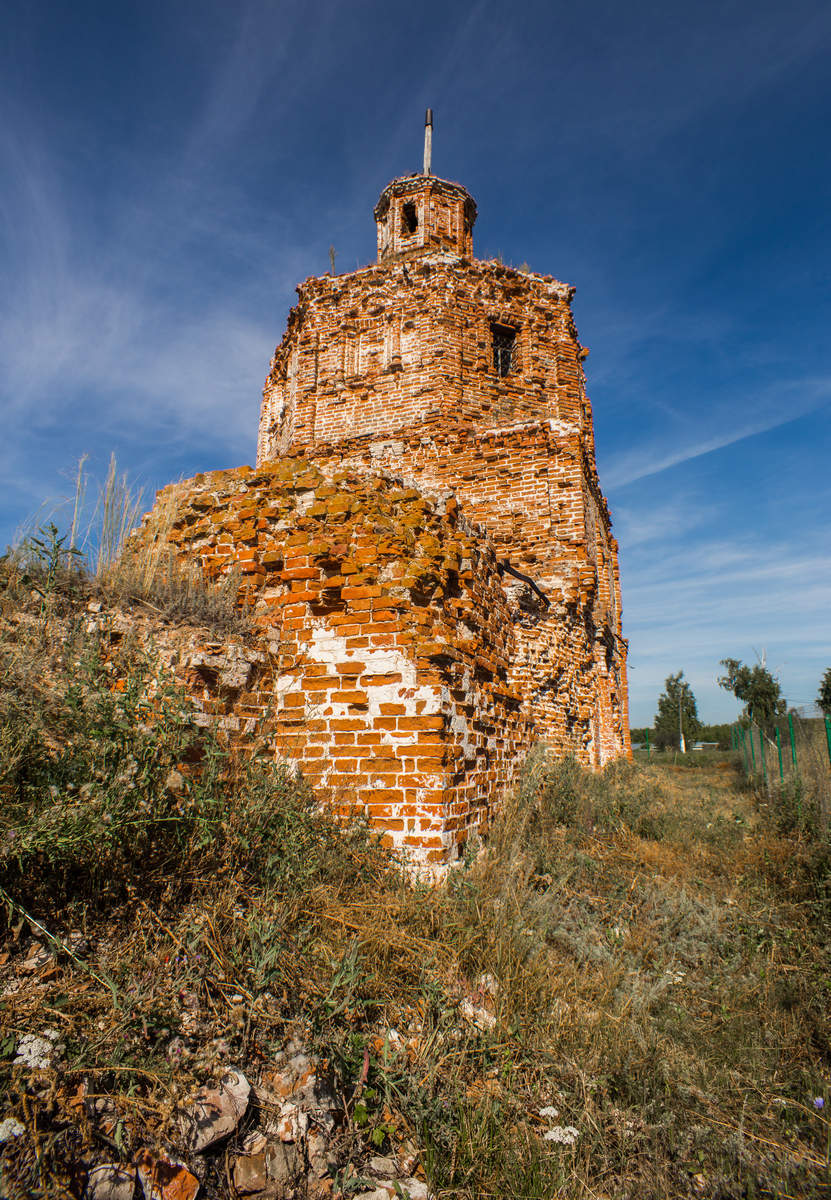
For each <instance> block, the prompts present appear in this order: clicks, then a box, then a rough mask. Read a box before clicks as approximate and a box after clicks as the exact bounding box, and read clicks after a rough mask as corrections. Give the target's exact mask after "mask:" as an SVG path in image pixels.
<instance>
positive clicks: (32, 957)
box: [20, 942, 53, 973]
mask: <svg viewBox="0 0 831 1200" xmlns="http://www.w3.org/2000/svg"><path fill="white" fill-rule="evenodd" d="M52 961H53V955H52V954H51V952H50V951H49V950H47V949H46V947H45V946H42V945H41V943H40V942H33V943H32V945H31V947H30V949H29V953H28V954H27V955H26V957H25V959H24V960H23V962H22V963H21V964H20V970H21V971H26V972H27V973H34V972H35V971H42V970H43V968H44V967H45V966H47V965H48V964H49V963H50V962H52Z"/></svg>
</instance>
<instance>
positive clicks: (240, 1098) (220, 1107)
mask: <svg viewBox="0 0 831 1200" xmlns="http://www.w3.org/2000/svg"><path fill="white" fill-rule="evenodd" d="M250 1092H251V1086H250V1084H249V1083H248V1080H247V1079H246V1078H245V1076H244V1075H243V1074H242V1072H241V1071H236V1070H233V1069H232V1070H227V1071H226V1072H225V1073H224V1075H223V1076H222V1078H221V1079H220V1081H219V1083H218V1085H217V1086H216V1087H203V1088H201V1089H200V1090H199V1092H197V1094H196V1096H195V1097H194V1100H193V1103H192V1104H191V1105H189V1106H188V1108H187V1109H186V1110H185V1111H184V1112H183V1113H182V1115H181V1126H182V1133H183V1135H184V1137H185V1141H186V1143H187V1146H188V1149H189V1150H190V1151H191V1152H192V1153H195V1154H198V1153H200V1152H201V1151H202V1150H205V1149H206V1148H207V1147H208V1146H211V1145H213V1143H214V1142H218V1141H220V1140H221V1139H222V1138H225V1137H227V1136H228V1135H229V1134H230V1133H233V1132H234V1130H235V1129H236V1127H237V1125H239V1123H240V1120H241V1119H242V1117H243V1116H244V1114H245V1110H246V1108H247V1107H248V1097H249V1094H250Z"/></svg>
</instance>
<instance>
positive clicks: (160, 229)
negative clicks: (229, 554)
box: [0, 0, 831, 725]
mask: <svg viewBox="0 0 831 1200" xmlns="http://www.w3.org/2000/svg"><path fill="white" fill-rule="evenodd" d="M830 54H831V6H829V5H828V4H827V3H825V2H823V0H791V3H789V4H787V5H785V4H783V3H781V0H780V2H778V3H770V2H768V0H758V2H755V3H751V2H748V0H738V2H734V3H730V2H729V0H727V2H724V0H722V2H720V3H710V2H708V0H702V2H700V3H698V4H696V5H687V4H683V5H682V4H680V3H674V2H666V0H664V2H663V3H651V2H646V0H632V3H630V4H627V5H621V4H620V3H618V2H608V3H606V2H599V3H587V4H582V5H575V4H572V3H569V4H566V3H561V2H560V0H553V2H552V0H548V2H544V3H543V2H538V0H533V2H528V3H523V2H522V0H520V2H519V3H516V4H514V5H512V6H505V4H504V3H497V0H478V2H476V3H455V4H447V3H444V4H437V3H434V2H432V0H424V2H423V3H421V4H418V5H394V4H389V3H384V4H381V3H377V2H375V0H366V2H362V0H355V2H352V3H348V4H347V3H339V4H338V3H331V2H326V0H307V2H306V3H303V4H300V3H293V4H288V3H266V2H264V0H259V2H257V0H254V2H250V0H249V2H236V3H233V4H231V3H228V2H227V0H226V2H225V3H211V2H210V0H208V2H205V0H200V3H198V4H197V3H191V2H190V0H181V2H177V0H164V2H161V0H142V3H141V4H138V3H130V2H126V0H125V2H121V3H112V0H109V2H107V3H103V2H101V3H89V2H86V3H85V2H83V0H80V2H79V3H75V4H72V5H70V4H67V3H51V4H48V3H38V0H26V2H25V3H24V2H21V0H6V4H5V5H4V37H3V39H2V47H0V281H2V287H0V412H2V420H3V429H4V434H5V436H4V437H3V438H2V441H0V478H2V481H3V486H2V490H1V491H0V545H5V544H6V543H7V542H9V541H11V540H12V539H13V538H14V536H15V533H16V531H17V530H18V529H19V527H20V526H21V524H22V523H23V522H24V521H25V520H26V519H28V518H31V516H32V514H34V513H36V512H38V511H40V512H42V513H44V512H48V511H51V507H50V506H53V505H54V504H55V503H57V502H58V501H59V500H60V498H61V497H62V496H66V495H68V494H69V492H70V491H71V485H70V477H71V475H72V474H73V470H74V464H75V463H76V461H77V459H78V458H79V456H80V455H82V454H85V453H86V454H89V455H90V461H89V466H90V469H91V471H92V473H93V474H94V475H97V476H98V477H99V478H100V477H101V476H103V474H104V472H105V469H106V463H107V460H108V458H109V455H110V453H111V452H114V453H115V454H116V456H117V459H118V463H119V466H120V467H121V468H122V469H124V470H127V471H128V472H129V475H130V478H131V479H133V480H135V481H136V482H138V483H141V484H142V485H143V486H144V487H145V489H146V495H147V499H148V504H149V501H150V500H151V498H152V494H153V491H154V489H155V488H157V487H160V486H162V485H163V484H164V483H166V482H168V481H169V480H171V479H173V478H178V477H180V476H187V475H191V474H194V473H195V472H196V471H199V470H205V469H211V468H215V467H224V466H231V465H236V464H239V463H241V462H251V461H252V460H253V457H254V453H255V449H254V447H255V433H256V423H257V415H258V410H259V402H260V391H261V387H262V382H263V379H264V377H265V374H266V371H267V368H268V362H269V359H270V356H271V354H272V352H273V349H274V346H275V344H276V343H277V341H279V339H280V337H281V336H282V331H283V327H284V323H285V318H286V314H287V312H288V309H289V307H290V306H291V303H292V301H293V298H294V286H295V284H296V283H297V282H299V281H300V280H301V279H303V278H305V277H306V276H307V275H311V274H321V273H323V272H324V271H326V270H327V269H328V254H327V251H328V247H329V245H330V244H334V246H335V247H336V250H337V254H338V258H337V267H338V269H339V270H350V269H352V268H354V267H355V266H357V265H359V264H364V263H366V262H369V261H370V260H371V259H372V258H373V257H374V226H373V221H372V207H373V205H374V203H375V200H376V199H377V196H378V193H379V192H380V190H381V188H382V187H383V186H384V185H385V184H386V183H387V182H388V181H389V180H390V179H391V178H392V177H394V176H395V175H399V174H405V173H407V172H409V171H412V170H416V169H418V167H419V166H420V155H421V130H422V121H423V111H424V108H425V107H426V106H427V105H431V106H432V107H433V109H434V110H435V120H436V125H435V134H434V150H433V166H434V170H435V171H436V173H437V174H439V175H443V176H445V177H447V178H451V179H458V180H460V181H461V182H462V183H464V184H465V185H466V186H467V187H468V188H469V189H470V191H471V192H472V193H473V195H474V196H475V197H476V199H477V201H478V204H479V220H478V223H477V226H476V230H475V248H476V253H477V255H478V256H479V257H483V258H486V257H491V256H493V255H495V254H501V255H502V256H503V257H504V259H505V260H506V261H508V262H513V263H515V264H517V265H518V264H520V263H523V262H528V263H529V264H530V265H531V266H532V268H534V269H535V270H539V271H542V272H546V273H549V272H550V273H551V274H553V275H555V276H557V277H558V278H560V279H562V280H564V281H566V282H568V283H572V284H575V285H576V287H577V295H576V298H575V303H574V308H575V316H576V319H577V324H578V328H579V330H580V335H581V338H582V340H583V342H584V343H585V344H587V345H588V346H589V347H590V348H591V356H590V358H589V359H588V361H587V364H586V369H587V375H588V384H589V393H590V395H591V397H592V401H593V404H594V412H595V426H596V437H597V453H598V465H599V470H600V478H601V483H602V485H603V487H604V490H605V491H606V493H607V495H608V497H609V501H610V504H611V508H612V513H613V518H614V522H615V531H616V533H617V536H618V538H619V540H620V543H621V569H622V579H623V603H624V633H625V634H626V635H627V636H628V637H629V639H630V643H631V646H630V654H631V658H630V664H631V673H630V687H631V694H632V704H631V717H632V723H633V724H635V725H637V724H643V723H645V722H647V721H649V720H650V719H651V717H652V714H653V713H654V711H655V704H656V700H657V696H658V694H659V692H660V691H661V690H662V687H663V680H664V678H665V677H666V676H667V675H668V674H670V673H671V672H675V671H677V670H684V672H685V674H686V676H687V677H688V678H689V679H690V681H691V683H692V685H693V689H694V691H695V693H696V696H697V698H698V701H699V710H700V712H701V714H702V716H704V717H705V718H706V719H709V720H726V719H730V718H731V717H732V716H733V715H734V713H735V712H736V711H737V705H736V704H735V703H734V702H733V700H732V699H731V697H729V696H728V695H726V693H724V692H721V691H719V689H718V688H717V686H716V684H715V677H716V675H717V674H718V671H719V667H718V663H719V660H720V659H721V658H723V657H725V656H727V655H730V656H732V657H737V658H742V659H745V660H751V661H753V660H754V659H755V655H756V654H757V653H762V652H766V654H767V662H768V665H769V666H770V667H771V668H773V669H774V670H775V671H777V673H778V675H779V678H780V680H781V683H782V686H783V689H784V691H785V694H786V695H787V697H788V699H789V701H790V702H791V703H804V702H807V701H810V700H811V699H813V697H814V696H815V694H816V690H817V685H818V681H819V678H820V676H821V674H822V672H823V671H824V670H825V668H826V667H828V666H829V665H831V631H830V630H829V619H828V614H829V607H830V606H829V598H830V597H831V554H830V553H829V550H830V549H831V545H830V544H829V543H831V536H829V513H831V483H830V482H829V479H830V478H831V420H830V419H829V418H831V363H830V362H829V336H828V327H829V307H830V306H829V300H830V299H831V282H830V276H829V262H830V260H829V226H830V225H831V217H829V214H831V155H829V136H828V130H829V128H831V84H829V74H828V61H829V55H830ZM43 505H45V506H46V507H41V506H43Z"/></svg>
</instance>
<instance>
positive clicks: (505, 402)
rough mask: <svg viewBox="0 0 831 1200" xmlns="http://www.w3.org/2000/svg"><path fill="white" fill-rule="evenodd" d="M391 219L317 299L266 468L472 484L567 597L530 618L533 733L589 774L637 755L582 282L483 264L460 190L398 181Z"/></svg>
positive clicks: (307, 314)
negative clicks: (578, 303) (294, 461)
mask: <svg viewBox="0 0 831 1200" xmlns="http://www.w3.org/2000/svg"><path fill="white" fill-rule="evenodd" d="M375 218H376V223H377V226H378V260H379V261H378V262H377V263H376V264H375V265H373V266H370V267H367V268H364V269H362V270H359V271H354V272H351V273H349V274H347V275H341V276H324V277H322V278H312V279H307V280H306V281H305V283H303V284H302V285H301V286H300V287H299V288H298V303H297V305H296V306H295V308H294V309H292V312H291V314H290V316H289V322H288V328H287V330H286V334H285V336H284V338H283V340H282V342H281V343H280V345H279V346H278V347H277V350H276V352H275V356H274V358H273V360H272V363H271V369H270V371H269V375H268V378H267V380H266V385H265V389H264V393H263V406H262V414H261V422H260V434H259V444H258V461H259V462H261V463H262V462H267V461H272V460H274V459H276V458H279V456H280V455H282V454H291V455H295V456H296V455H299V454H302V455H305V456H306V457H307V458H309V459H310V460H312V461H314V462H317V463H321V464H322V463H327V464H328V465H329V466H330V467H334V466H336V465H337V464H342V465H343V466H349V467H350V468H353V469H358V468H360V469H362V470H365V471H366V470H369V471H377V470H378V469H379V468H381V469H384V470H387V471H393V472H396V473H399V474H402V475H403V476H404V477H405V478H407V479H408V480H410V481H411V482H412V483H413V485H414V486H416V487H418V488H427V489H431V488H435V487H442V488H450V489H452V491H453V492H454V493H455V495H456V496H457V497H458V499H459V502H460V503H461V505H462V507H463V510H464V512H466V513H467V514H468V515H469V516H470V517H471V518H472V519H474V520H475V521H477V522H479V523H481V524H482V525H483V526H484V528H485V529H486V530H487V532H488V534H489V535H490V537H491V539H492V540H493V543H494V546H495V547H496V551H497V554H498V556H499V558H500V561H501V562H505V563H507V564H509V565H510V566H512V567H513V568H514V569H518V570H520V571H521V572H522V573H524V574H527V575H528V576H530V577H532V578H533V580H534V582H535V583H536V585H537V586H538V588H539V589H540V590H541V591H542V592H543V593H544V594H545V597H546V600H547V605H546V604H545V603H543V605H542V611H541V612H540V613H539V614H538V615H537V617H536V618H535V619H534V620H532V618H531V616H530V614H529V613H528V612H526V614H525V617H524V623H523V625H522V628H521V632H520V633H519V634H518V635H517V639H516V646H517V654H518V658H517V660H516V662H515V663H514V664H513V666H512V670H513V673H514V677H515V678H516V679H517V680H518V681H521V684H522V687H523V689H524V704H525V708H526V711H527V713H528V716H529V721H530V729H531V730H532V733H533V735H534V736H542V737H545V738H546V740H548V741H549V742H551V743H552V744H553V745H554V746H555V747H556V748H557V749H558V750H559V751H561V752H564V753H565V752H574V753H576V754H577V755H578V756H579V757H580V759H581V760H582V761H584V762H586V763H594V764H602V763H604V762H606V761H608V760H609V759H610V758H613V757H615V756H617V755H619V754H626V753H629V751H630V746H629V732H628V715H627V712H628V698H627V683H626V643H625V641H624V639H623V633H622V625H621V603H620V578H619V571H618V560H617V543H616V542H615V539H614V537H613V536H612V532H611V518H610V514H609V510H608V506H607V504H606V501H605V498H604V497H603V494H602V492H601V490H600V485H599V481H598V478H597V468H596V463H595V450H594V430H593V421H592V411H591V405H590V402H589V400H588V397H587V395H586V389H585V375H584V371H583V363H584V360H585V357H586V355H587V354H588V351H587V350H586V349H585V348H584V347H582V346H581V344H580V341H579V339H578V336H577V331H576V328H575V325H574V321H573V317H572V313H571V299H572V296H573V292H574V289H573V288H571V287H569V286H567V285H566V284H563V283H560V282H558V281H557V280H555V279H553V278H552V277H551V276H543V275H539V274H535V273H533V272H531V271H528V270H525V269H523V270H516V269H514V268H512V267H508V266H505V265H504V264H502V263H497V262H479V261H477V260H475V259H474V258H473V257H472V229H473V223H474V221H475V218H476V206H475V204H474V203H473V200H472V198H471V197H470V196H469V195H468V193H467V192H466V191H465V189H464V188H462V187H461V185H459V184H453V183H448V182H446V181H442V180H436V179H435V178H434V177H432V176H419V175H415V176H406V177H403V178H402V179H398V180H394V181H393V183H392V184H390V185H389V186H388V187H387V188H386V189H385V190H384V192H383V193H382V195H381V200H380V201H379V204H378V206H377V207H376V210H375ZM499 339H501V341H500V340H499ZM505 345H507V346H508V349H507V350H505V349H504V348H503V350H501V351H500V350H499V347H500V346H503V347H504V346H505ZM510 586H511V588H512V589H513V591H514V593H517V594H518V595H519V594H520V593H518V592H517V588H516V587H515V586H514V584H513V583H512V584H511V585H510Z"/></svg>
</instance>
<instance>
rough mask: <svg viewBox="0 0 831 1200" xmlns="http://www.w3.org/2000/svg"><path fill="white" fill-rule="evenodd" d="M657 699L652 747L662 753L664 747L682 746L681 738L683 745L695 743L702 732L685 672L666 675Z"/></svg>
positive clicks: (696, 706) (696, 707)
mask: <svg viewBox="0 0 831 1200" xmlns="http://www.w3.org/2000/svg"><path fill="white" fill-rule="evenodd" d="M664 688H665V689H666V690H665V691H664V692H663V693H662V694H661V695H660V696H659V697H658V711H657V713H656V714H655V720H654V721H653V722H652V724H653V729H654V738H655V745H656V746H657V747H658V748H659V749H661V750H665V749H666V748H667V746H679V747H680V746H681V741H682V735H683V741H684V743H685V745H686V744H689V743H691V742H694V741H695V740H696V738H697V737H698V734H699V732H700V730H701V722H700V721H699V719H698V705H697V704H696V702H695V696H694V695H693V691H692V688H691V687H690V685H689V684H688V683H687V681H686V679H685V678H684V672H683V671H679V672H678V674H677V675H668V676H667V678H666V680H665V682H664Z"/></svg>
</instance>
